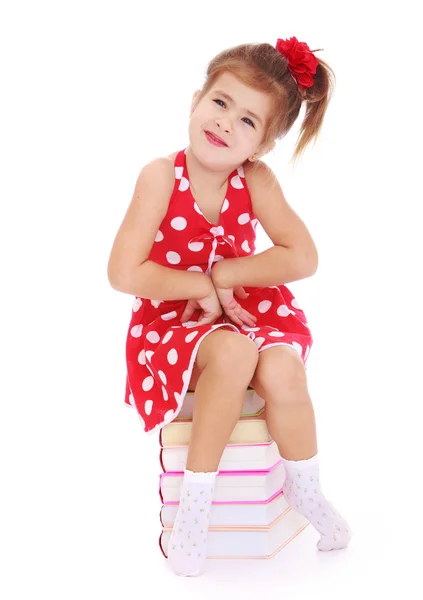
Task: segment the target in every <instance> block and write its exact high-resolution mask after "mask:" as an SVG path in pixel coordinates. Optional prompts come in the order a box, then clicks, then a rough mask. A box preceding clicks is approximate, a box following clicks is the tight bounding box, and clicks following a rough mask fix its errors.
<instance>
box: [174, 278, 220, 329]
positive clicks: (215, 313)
mask: <svg viewBox="0 0 423 600" xmlns="http://www.w3.org/2000/svg"><path fill="white" fill-rule="evenodd" d="M196 310H202V311H203V312H202V314H201V315H200V318H199V319H198V321H197V322H196V323H195V324H192V325H190V326H189V327H196V326H198V325H210V324H212V323H214V322H215V321H216V319H218V318H219V317H220V316H221V315H222V313H223V311H222V307H221V306H220V303H219V298H218V297H217V294H216V290H215V289H214V287H213V289H212V290H211V292H210V294H209V295H208V296H206V297H205V298H200V299H199V300H188V302H187V305H186V307H185V310H184V312H183V313H182V317H181V323H185V322H187V321H189V320H190V318H191V317H192V315H193V314H194V312H195V311H196Z"/></svg>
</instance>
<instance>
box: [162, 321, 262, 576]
mask: <svg viewBox="0 0 423 600" xmlns="http://www.w3.org/2000/svg"><path fill="white" fill-rule="evenodd" d="M207 342H208V343H207ZM257 361H258V351H257V347H256V346H255V344H254V343H253V342H252V341H251V340H249V339H248V338H246V337H244V336H241V335H238V334H236V333H233V332H230V331H227V330H226V331H225V330H221V329H220V330H217V331H214V332H213V333H211V334H209V335H208V336H207V337H206V338H205V339H204V340H203V342H202V344H201V345H200V348H199V351H198V354H197V365H198V368H199V369H200V372H201V374H200V376H199V378H198V382H197V384H196V387H195V406H194V414H193V423H192V432H191V439H190V445H189V451H188V459H187V465H186V469H185V473H184V479H183V482H182V487H181V495H180V502H179V508H178V513H177V516H176V519H175V524H174V526H173V530H172V535H171V538H170V541H169V550H168V558H169V562H170V564H171V567H172V568H173V570H174V571H175V572H176V573H177V574H178V575H185V576H195V575H200V574H201V573H202V570H203V568H204V563H205V559H206V556H207V532H208V527H209V522H210V510H211V503H212V500H213V493H214V486H215V478H216V475H217V469H218V466H219V462H220V460H221V457H222V453H223V451H224V449H225V446H226V445H227V443H228V440H229V437H230V435H231V433H232V431H233V429H234V427H235V425H236V423H237V421H238V420H239V418H240V416H241V411H242V405H243V402H244V399H245V393H246V390H247V388H248V385H249V383H250V381H251V378H252V376H253V374H254V371H255V368H256V366H257Z"/></svg>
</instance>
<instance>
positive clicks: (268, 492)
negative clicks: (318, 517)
mask: <svg viewBox="0 0 423 600" xmlns="http://www.w3.org/2000/svg"><path fill="white" fill-rule="evenodd" d="M159 477H160V484H159V494H160V499H161V502H162V504H178V503H179V499H180V495H181V493H180V492H181V484H182V481H183V478H184V474H183V473H174V472H168V473H160V476H159ZM284 479H285V470H284V467H283V464H282V460H280V461H279V462H277V463H276V464H274V465H273V466H272V467H270V469H265V470H262V471H219V472H218V474H217V475H216V484H215V489H214V496H213V503H214V504H217V503H219V502H260V501H268V500H269V499H270V498H272V497H274V496H275V495H276V494H278V493H279V492H280V491H281V490H282V484H283V482H284Z"/></svg>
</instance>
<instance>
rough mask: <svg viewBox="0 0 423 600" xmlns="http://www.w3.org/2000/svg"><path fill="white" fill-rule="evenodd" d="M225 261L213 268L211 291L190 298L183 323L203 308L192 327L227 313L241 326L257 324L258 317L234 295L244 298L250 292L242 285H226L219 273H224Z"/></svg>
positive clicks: (183, 316) (214, 319)
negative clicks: (194, 298) (198, 296)
mask: <svg viewBox="0 0 423 600" xmlns="http://www.w3.org/2000/svg"><path fill="white" fill-rule="evenodd" d="M223 262H224V261H219V263H217V264H216V265H215V266H214V267H213V269H212V272H211V276H210V279H211V282H212V289H211V291H210V293H209V294H208V295H207V296H205V297H204V298H200V299H198V300H188V302H187V305H186V307H185V310H184V312H183V314H182V317H181V323H182V324H184V323H186V322H187V321H189V320H190V318H191V317H192V315H193V314H194V312H195V311H196V310H201V311H202V314H201V315H200V318H199V319H198V321H197V322H196V323H195V324H194V323H193V324H192V325H191V326H192V327H194V326H198V325H209V324H212V323H214V322H215V321H216V320H217V319H218V318H219V317H220V316H221V315H222V314H225V315H226V316H227V317H228V318H229V319H230V320H231V321H233V322H234V323H235V324H236V325H238V326H240V327H241V326H242V325H244V324H245V325H248V326H249V327H254V326H255V325H256V321H257V317H255V316H254V315H252V314H251V313H249V312H248V311H246V310H245V309H244V308H242V306H241V305H240V304H239V303H238V302H237V301H236V300H235V297H234V296H237V297H238V298H240V299H242V300H245V298H248V294H247V292H246V291H245V290H244V288H243V287H241V286H237V287H235V288H228V287H225V284H224V283H223V280H222V277H219V273H220V274H222V267H223V265H222V263H223ZM188 327H189V326H188Z"/></svg>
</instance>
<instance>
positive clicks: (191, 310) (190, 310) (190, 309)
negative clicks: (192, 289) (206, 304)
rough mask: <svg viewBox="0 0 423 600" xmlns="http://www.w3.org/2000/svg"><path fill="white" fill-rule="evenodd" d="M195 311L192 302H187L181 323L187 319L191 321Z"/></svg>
mask: <svg viewBox="0 0 423 600" xmlns="http://www.w3.org/2000/svg"><path fill="white" fill-rule="evenodd" d="M194 312H195V308H194V307H193V306H192V305H191V304H187V306H186V308H185V310H184V312H183V313H182V317H181V323H184V322H185V321H189V320H190V318H191V317H192V315H193V314H194Z"/></svg>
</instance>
